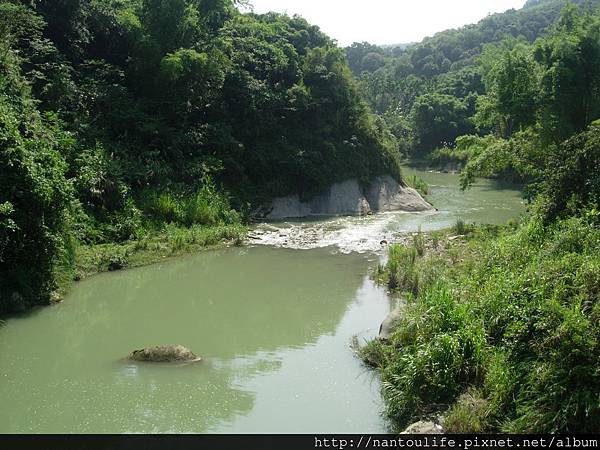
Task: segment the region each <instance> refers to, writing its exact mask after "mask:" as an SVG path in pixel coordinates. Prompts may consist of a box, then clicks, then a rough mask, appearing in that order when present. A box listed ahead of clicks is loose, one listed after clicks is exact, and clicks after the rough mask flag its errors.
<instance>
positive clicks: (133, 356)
mask: <svg viewBox="0 0 600 450" xmlns="http://www.w3.org/2000/svg"><path fill="white" fill-rule="evenodd" d="M127 359H129V360H130V361H138V362H193V361H200V360H201V359H202V358H200V357H199V356H197V355H196V354H195V353H194V352H192V351H191V350H190V349H188V348H185V347H183V346H182V345H159V346H157V347H148V348H143V349H141V350H134V351H133V352H131V353H130V354H129V356H128V357H127Z"/></svg>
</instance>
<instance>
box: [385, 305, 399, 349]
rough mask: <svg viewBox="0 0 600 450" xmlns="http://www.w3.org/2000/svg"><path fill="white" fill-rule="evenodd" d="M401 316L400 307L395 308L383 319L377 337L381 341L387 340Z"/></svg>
mask: <svg viewBox="0 0 600 450" xmlns="http://www.w3.org/2000/svg"><path fill="white" fill-rule="evenodd" d="M401 317H402V307H399V308H396V309H395V310H393V311H392V312H391V313H389V314H388V316H387V317H386V318H385V319H384V321H383V322H382V323H381V325H380V326H379V339H381V340H382V341H388V340H389V339H390V337H391V336H392V332H393V331H394V328H395V326H396V323H397V322H398V320H400V318H401Z"/></svg>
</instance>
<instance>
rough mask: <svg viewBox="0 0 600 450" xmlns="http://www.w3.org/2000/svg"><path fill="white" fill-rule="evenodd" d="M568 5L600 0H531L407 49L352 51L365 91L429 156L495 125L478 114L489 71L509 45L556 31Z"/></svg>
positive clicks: (410, 148)
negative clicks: (485, 122)
mask: <svg viewBox="0 0 600 450" xmlns="http://www.w3.org/2000/svg"><path fill="white" fill-rule="evenodd" d="M565 5H571V6H572V7H575V8H577V10H578V11H579V12H580V13H581V14H584V13H590V12H592V11H594V10H595V9H596V8H597V7H598V6H599V5H600V1H597V0H593V1H583V0H575V1H571V2H564V1H563V0H545V1H539V2H528V4H526V5H525V7H524V8H522V9H520V10H509V11H507V12H505V13H500V14H493V15H490V16H488V17H486V18H485V19H483V20H481V21H480V22H479V23H477V24H473V25H467V26H464V27H462V28H459V29H454V30H447V31H443V32H440V33H437V34H436V35H434V36H432V37H428V38H426V39H424V40H423V41H422V42H420V43H417V44H413V45H410V46H408V47H406V48H404V49H403V48H394V49H390V48H381V47H377V46H374V45H371V44H368V43H355V44H353V45H352V46H350V47H348V48H346V55H347V58H348V62H349V66H350V68H351V69H352V70H353V72H354V74H355V76H357V77H358V78H359V80H360V84H361V88H362V89H361V90H362V93H363V95H364V97H365V98H366V99H367V100H368V102H369V104H370V105H371V107H372V109H373V110H374V111H375V112H377V113H378V114H380V115H381V116H382V117H384V118H385V120H386V122H387V124H388V126H389V128H390V129H391V130H392V132H393V133H394V135H395V136H396V137H397V138H398V140H399V142H400V145H401V148H402V149H403V152H404V153H405V154H409V155H412V156H414V157H422V156H424V155H428V154H429V153H430V152H432V151H433V150H435V149H436V148H440V147H445V146H450V147H453V146H454V144H455V139H456V138H457V137H458V136H460V135H464V134H472V133H475V132H480V133H482V134H485V133H487V132H488V131H489V128H486V127H485V126H481V125H482V124H481V123H477V120H475V118H474V116H475V112H476V106H477V103H478V99H479V98H480V97H481V96H483V95H485V94H486V92H487V86H486V80H485V74H486V71H488V70H489V69H490V68H491V66H492V65H493V64H494V58H496V56H497V54H498V52H501V51H502V49H506V48H515V47H518V46H520V45H524V46H527V45H532V44H533V43H534V42H535V41H536V40H537V39H538V38H541V37H544V36H547V35H548V34H549V33H551V32H552V30H553V29H554V28H555V26H556V23H557V21H559V19H560V18H561V14H562V11H563V9H564V8H565Z"/></svg>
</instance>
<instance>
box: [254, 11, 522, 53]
mask: <svg viewBox="0 0 600 450" xmlns="http://www.w3.org/2000/svg"><path fill="white" fill-rule="evenodd" d="M525 1H526V0H250V3H251V4H252V5H253V8H254V12H256V13H265V12H268V11H276V12H281V13H287V14H289V15H294V14H299V15H301V16H302V17H304V18H305V19H306V20H308V21H309V22H310V23H311V24H314V25H318V26H319V27H320V28H321V30H323V31H324V32H325V33H326V34H328V35H329V36H330V37H332V38H334V39H336V40H337V41H338V43H339V44H340V45H342V46H347V45H350V44H351V43H352V42H362V41H367V42H370V43H372V44H379V45H382V44H404V43H410V42H419V41H421V40H422V39H423V38H424V37H426V36H432V35H433V34H435V33H436V32H438V31H443V30H447V29H448V28H457V27H460V26H463V25H466V24H470V23H475V22H478V21H479V20H481V19H483V18H484V17H485V16H487V15H488V14H490V13H494V12H503V11H506V10H508V9H511V8H515V9H518V8H521V7H522V6H523V5H524V4H525Z"/></svg>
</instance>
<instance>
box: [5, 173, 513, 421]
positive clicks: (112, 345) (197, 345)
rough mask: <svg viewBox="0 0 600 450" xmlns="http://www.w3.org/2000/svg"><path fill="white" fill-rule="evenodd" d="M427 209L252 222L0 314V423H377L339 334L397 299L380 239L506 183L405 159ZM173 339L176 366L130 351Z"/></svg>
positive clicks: (482, 218)
mask: <svg viewBox="0 0 600 450" xmlns="http://www.w3.org/2000/svg"><path fill="white" fill-rule="evenodd" d="M405 173H407V174H408V175H412V174H413V173H417V174H418V175H419V176H420V177H421V178H423V179H424V180H425V181H426V182H428V183H429V186H430V194H429V196H428V198H429V200H430V201H431V202H432V203H433V204H434V206H435V207H436V208H438V211H435V212H431V213H420V214H411V213H386V214H380V215H374V216H369V217H365V218H321V219H318V220H310V221H292V222H286V223H270V224H260V225H257V226H256V227H255V228H254V229H253V231H252V233H251V237H252V239H250V242H249V243H248V245H247V246H245V247H242V248H237V247H236V248H228V249H222V250H218V251H211V252H205V253H201V254H197V255H192V256H189V257H185V258H180V259H176V260H172V261H168V262H164V263H162V264H157V265H153V266H149V267H143V268H138V269H134V270H129V271H124V272H117V273H109V274H102V275H99V276H96V277H93V278H90V279H88V280H84V281H83V282H80V283H77V284H76V285H75V286H74V288H73V290H72V291H71V293H70V294H69V295H68V296H67V298H66V299H65V300H64V301H63V302H62V303H60V304H58V305H54V306H51V307H47V308H41V309H37V310H35V311H33V312H32V313H29V314H27V315H24V316H21V317H17V318H11V319H9V320H8V321H7V322H6V324H5V325H4V326H3V327H0V405H1V406H0V433H128V432H133V433H149V432H153V433H292V432H294V433H318V432H327V433H336V432H338V433H350V432H352V433H380V432H385V431H386V430H387V424H386V421H385V418H384V417H383V415H382V414H381V413H382V408H383V406H382V401H381V397H380V394H379V391H380V385H379V380H378V378H377V376H376V374H375V373H374V372H372V371H370V370H368V369H367V368H366V367H365V366H364V365H362V364H361V362H360V361H359V360H358V359H357V358H356V357H355V355H354V352H353V350H352V348H351V342H352V341H353V339H354V337H356V338H357V339H358V340H359V341H360V342H364V341H365V340H367V339H370V338H372V337H374V336H375V335H376V333H377V328H378V326H379V323H380V322H381V320H382V319H383V318H384V317H385V316H386V314H387V313H388V312H389V311H390V310H391V309H393V308H394V307H395V302H396V300H395V299H393V298H389V297H388V295H387V293H386V292H385V290H384V289H382V288H381V287H378V286H376V285H375V284H374V283H373V282H372V281H371V280H370V278H369V272H370V270H371V269H372V268H373V267H374V265H376V264H377V261H378V260H379V258H380V257H381V254H382V251H383V250H382V247H381V245H380V242H381V241H382V240H384V239H385V240H388V241H390V242H393V240H394V239H395V238H397V237H398V235H400V234H402V233H406V232H412V231H416V230H418V229H422V230H424V231H426V230H432V229H439V228H446V227H449V226H451V225H452V224H454V223H455V222H456V220H457V219H458V218H461V219H462V220H464V221H466V222H477V223H492V224H502V223H506V222H507V221H508V220H509V219H511V218H514V217H516V216H518V215H519V214H521V213H522V212H523V211H524V204H523V202H522V200H521V197H520V193H519V191H518V189H516V188H515V187H514V186H510V185H503V184H499V183H496V182H493V181H487V180H486V181H480V182H478V183H477V184H476V185H475V186H474V187H473V188H472V189H471V190H470V191H467V192H464V193H463V192H461V191H460V190H459V189H458V177H457V176H456V175H452V174H440V173H429V172H422V171H418V172H414V171H412V170H405ZM159 344H181V345H185V346H187V347H189V348H191V349H192V350H193V351H194V352H196V353H197V354H199V355H201V356H202V357H203V358H204V360H203V361H202V362H201V363H197V364H192V365H186V366H171V365H148V364H132V363H128V362H124V361H122V360H121V358H122V357H124V356H126V355H127V354H128V353H129V352H130V351H132V350H134V349H137V348H141V347H146V346H151V345H159Z"/></svg>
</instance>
